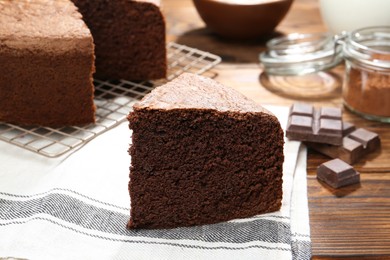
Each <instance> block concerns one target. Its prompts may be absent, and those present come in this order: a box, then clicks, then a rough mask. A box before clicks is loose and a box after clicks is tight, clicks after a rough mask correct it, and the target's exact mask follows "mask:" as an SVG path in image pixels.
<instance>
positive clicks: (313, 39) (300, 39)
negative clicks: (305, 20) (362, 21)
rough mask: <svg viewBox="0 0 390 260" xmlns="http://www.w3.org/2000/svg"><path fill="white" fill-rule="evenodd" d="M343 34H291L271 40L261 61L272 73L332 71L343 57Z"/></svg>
mask: <svg viewBox="0 0 390 260" xmlns="http://www.w3.org/2000/svg"><path fill="white" fill-rule="evenodd" d="M343 37H344V35H341V36H333V35H331V34H329V33H313V34H299V33H294V34H289V35H286V36H282V37H278V38H275V39H272V40H270V41H268V42H267V50H266V51H265V52H262V53H261V54H260V57H259V59H260V61H261V63H262V64H263V66H264V70H265V72H266V73H267V74H269V75H284V76H287V75H294V76H296V75H305V74H310V73H314V72H319V71H324V70H328V69H330V68H333V67H335V66H336V65H338V64H339V63H340V62H341V61H342V60H343V57H342V48H341V46H340V45H339V44H337V42H338V41H339V39H340V38H343Z"/></svg>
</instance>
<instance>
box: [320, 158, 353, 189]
mask: <svg viewBox="0 0 390 260" xmlns="http://www.w3.org/2000/svg"><path fill="white" fill-rule="evenodd" d="M317 178H318V179H319V180H321V181H323V182H325V183H326V184H328V185H330V186H331V187H333V188H335V189H337V188H340V187H343V186H347V185H351V184H355V183H359V182H360V173H359V172H357V171H356V170H355V169H354V168H353V167H352V166H351V165H349V164H347V163H345V162H344V161H342V160H340V159H333V160H331V161H328V162H325V163H323V164H321V165H320V166H319V167H318V168H317Z"/></svg>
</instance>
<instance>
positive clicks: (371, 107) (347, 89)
mask: <svg viewBox="0 0 390 260" xmlns="http://www.w3.org/2000/svg"><path fill="white" fill-rule="evenodd" d="M346 65H347V66H346V78H345V80H344V86H343V98H344V101H345V102H346V105H347V106H348V107H349V108H351V109H352V110H354V111H356V112H358V113H362V114H365V115H367V116H370V115H372V116H378V117H389V118H390V71H389V72H387V71H379V70H378V71H376V70H372V69H367V68H362V67H358V66H355V64H352V63H351V62H350V61H348V62H347V64H346Z"/></svg>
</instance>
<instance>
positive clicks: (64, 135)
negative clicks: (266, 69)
mask: <svg viewBox="0 0 390 260" xmlns="http://www.w3.org/2000/svg"><path fill="white" fill-rule="evenodd" d="M167 59H168V77H167V79H163V80H156V81H143V82H132V81H127V80H116V81H101V80H98V79H95V80H94V84H95V104H96V108H97V109H96V123H95V124H89V125H86V126H83V127H78V126H66V127H61V128H49V127H21V126H17V125H12V124H6V123H0V139H1V140H3V141H5V142H8V143H11V144H14V145H17V146H19V147H22V148H24V149H27V150H30V151H32V152H35V153H38V154H41V155H44V156H47V157H58V156H60V155H63V154H65V153H67V152H69V151H71V150H72V149H74V148H76V147H79V146H80V145H83V144H85V143H86V142H88V141H90V140H92V139H93V138H95V137H96V136H98V135H100V134H102V133H104V132H105V131H107V130H109V129H111V128H113V127H115V126H117V125H118V124H120V123H121V122H123V121H125V120H126V116H127V114H128V113H129V111H130V110H131V108H132V105H133V104H134V103H135V102H136V101H138V100H139V99H141V98H142V97H143V96H145V95H146V94H147V93H149V92H150V91H151V90H152V89H153V88H154V87H156V86H159V85H162V84H164V83H166V82H167V81H170V80H172V79H174V78H176V77H177V76H179V75H180V74H182V73H183V72H191V73H195V74H203V75H205V74H206V73H211V72H210V71H209V70H210V69H211V68H213V67H214V66H215V65H217V64H218V63H219V62H221V58H220V57H218V56H216V55H213V54H211V53H208V52H204V51H201V50H198V49H194V48H190V47H187V46H184V45H180V44H177V43H168V45H167ZM206 76H209V77H212V76H215V75H206Z"/></svg>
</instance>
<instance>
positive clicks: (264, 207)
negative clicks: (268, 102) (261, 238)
mask: <svg viewBox="0 0 390 260" xmlns="http://www.w3.org/2000/svg"><path fill="white" fill-rule="evenodd" d="M128 120H129V122H130V128H131V129H132V130H133V133H132V145H131V147H130V150H129V153H130V155H131V167H130V182H129V191H130V199H131V210H130V215H131V216H130V221H129V223H128V228H172V227H179V226H192V225H200V224H211V223H216V222H220V221H226V220H231V219H235V218H245V217H250V216H254V215H257V214H261V213H266V212H272V211H276V210H279V209H280V206H281V200H282V165H283V160H284V156H283V144H284V141H283V130H282V128H281V127H280V124H279V121H278V119H277V118H276V117H275V116H274V115H273V114H271V113H270V112H269V111H267V110H266V109H264V108H263V107H262V106H260V105H258V104H256V103H255V102H253V101H251V100H249V99H248V98H246V97H245V96H243V95H241V94H240V93H238V92H236V91H235V90H233V89H231V88H229V87H225V86H223V85H221V84H219V83H217V82H215V81H214V80H212V79H209V78H205V77H202V76H197V75H193V74H188V73H186V74H182V75H181V76H179V77H178V78H177V79H175V80H173V81H171V82H169V83H167V84H166V85H163V86H161V87H158V88H156V89H155V90H153V91H152V92H151V93H150V94H148V95H147V96H145V97H144V99H142V100H141V101H140V102H139V103H138V104H136V105H134V110H133V112H131V113H130V114H129V116H128Z"/></svg>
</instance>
